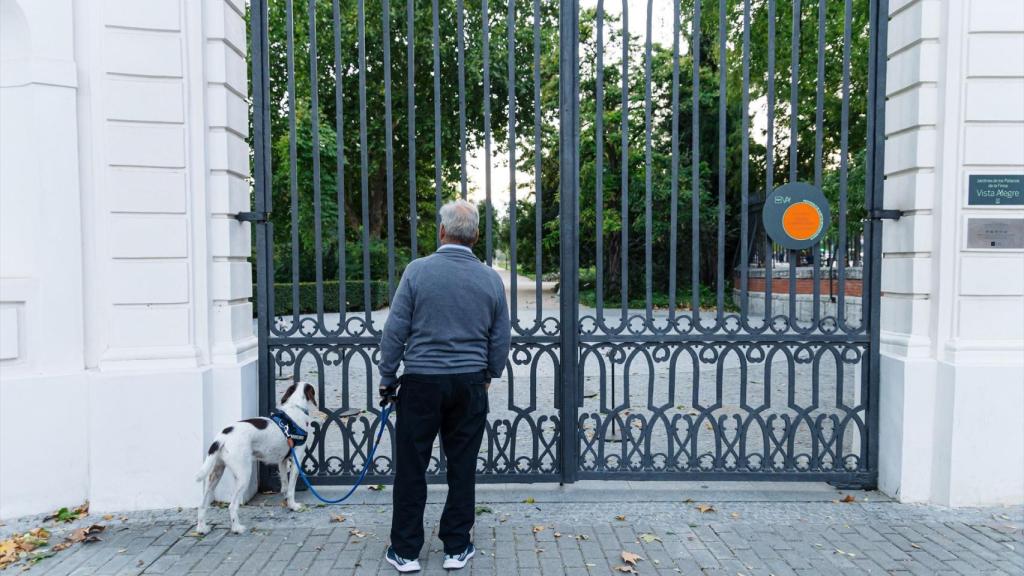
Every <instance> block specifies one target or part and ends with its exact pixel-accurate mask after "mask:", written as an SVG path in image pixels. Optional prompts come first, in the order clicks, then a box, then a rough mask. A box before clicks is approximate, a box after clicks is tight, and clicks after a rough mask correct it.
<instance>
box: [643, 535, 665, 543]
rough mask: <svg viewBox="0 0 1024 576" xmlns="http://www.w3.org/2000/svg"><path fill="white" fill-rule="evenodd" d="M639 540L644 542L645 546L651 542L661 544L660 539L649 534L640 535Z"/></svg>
mask: <svg viewBox="0 0 1024 576" xmlns="http://www.w3.org/2000/svg"><path fill="white" fill-rule="evenodd" d="M640 539H641V540H643V541H644V542H646V543H647V544H650V543H651V542H661V538H658V537H657V536H655V535H654V534H651V533H644V534H641V535H640Z"/></svg>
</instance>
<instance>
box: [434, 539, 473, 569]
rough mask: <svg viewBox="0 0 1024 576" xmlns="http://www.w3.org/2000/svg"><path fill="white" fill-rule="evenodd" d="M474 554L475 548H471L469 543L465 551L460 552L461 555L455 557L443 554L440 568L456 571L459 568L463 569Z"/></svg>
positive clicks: (471, 545)
mask: <svg viewBox="0 0 1024 576" xmlns="http://www.w3.org/2000/svg"><path fill="white" fill-rule="evenodd" d="M474 554H476V547H475V546H473V543H472V542H470V544H469V546H467V547H466V549H465V550H463V551H462V554H458V555H455V556H452V555H450V554H445V555H444V564H443V565H442V567H443V568H445V569H448V570H458V569H459V568H465V567H466V564H467V563H468V562H469V559H470V558H472V557H473V555H474Z"/></svg>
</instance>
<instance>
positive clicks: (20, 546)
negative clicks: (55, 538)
mask: <svg viewBox="0 0 1024 576" xmlns="http://www.w3.org/2000/svg"><path fill="white" fill-rule="evenodd" d="M49 538H50V533H49V531H47V530H46V529H45V528H35V529H33V530H29V531H28V532H25V533H24V534H16V535H14V536H11V537H10V538H8V539H6V540H3V541H0V570H3V569H4V568H6V567H7V566H10V565H11V564H14V563H15V562H17V561H19V560H21V559H23V558H28V559H29V561H30V562H31V561H32V559H31V557H30V556H29V554H30V553H31V552H32V551H33V550H35V549H36V548H39V547H41V546H45V545H46V544H47V540H49ZM40 559H41V558H40ZM36 561H38V560H36Z"/></svg>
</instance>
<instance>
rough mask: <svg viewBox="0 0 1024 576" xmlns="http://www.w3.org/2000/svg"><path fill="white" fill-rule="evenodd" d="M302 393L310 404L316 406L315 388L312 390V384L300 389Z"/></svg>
mask: <svg viewBox="0 0 1024 576" xmlns="http://www.w3.org/2000/svg"><path fill="white" fill-rule="evenodd" d="M302 393H303V394H304V395H305V396H306V400H308V401H309V403H310V404H312V405H314V406H316V388H313V385H312V384H306V385H305V387H304V388H303V389H302Z"/></svg>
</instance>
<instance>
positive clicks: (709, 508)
mask: <svg viewBox="0 0 1024 576" xmlns="http://www.w3.org/2000/svg"><path fill="white" fill-rule="evenodd" d="M697 510H700V513H701V514H707V513H708V512H714V511H715V507H714V506H712V505H710V504H697Z"/></svg>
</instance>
